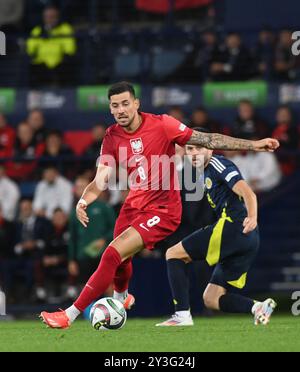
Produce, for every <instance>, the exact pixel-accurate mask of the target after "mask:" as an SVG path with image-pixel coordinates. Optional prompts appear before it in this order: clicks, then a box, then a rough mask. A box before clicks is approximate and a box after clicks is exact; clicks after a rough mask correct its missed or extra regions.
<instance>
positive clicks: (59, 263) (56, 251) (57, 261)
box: [43, 208, 69, 298]
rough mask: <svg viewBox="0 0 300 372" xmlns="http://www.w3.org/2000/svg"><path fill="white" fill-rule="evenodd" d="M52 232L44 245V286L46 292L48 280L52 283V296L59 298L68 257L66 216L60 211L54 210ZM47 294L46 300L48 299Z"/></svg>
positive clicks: (65, 274)
mask: <svg viewBox="0 0 300 372" xmlns="http://www.w3.org/2000/svg"><path fill="white" fill-rule="evenodd" d="M52 227H53V228H52V232H51V235H50V237H49V240H48V242H47V245H46V249H45V251H44V257H43V271H44V276H45V279H44V285H43V290H44V291H46V292H47V289H48V284H50V279H51V280H52V281H53V282H54V285H55V286H54V295H55V297H57V296H60V295H61V293H60V290H61V283H62V282H64V281H65V280H66V276H67V256H68V242H69V232H68V216H67V215H66V213H65V212H64V211H63V210H61V209H59V208H58V209H56V210H55V211H54V213H53V218H52ZM48 297H49V296H48V294H47V298H48Z"/></svg>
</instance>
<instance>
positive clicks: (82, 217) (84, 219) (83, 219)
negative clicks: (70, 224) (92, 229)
mask: <svg viewBox="0 0 300 372" xmlns="http://www.w3.org/2000/svg"><path fill="white" fill-rule="evenodd" d="M86 209H87V206H86V205H85V204H83V203H81V202H80V200H79V202H78V204H77V206H76V216H77V218H78V220H79V221H80V223H81V224H82V225H83V226H84V227H87V225H88V223H89V221H90V219H89V218H88V215H87V213H86Z"/></svg>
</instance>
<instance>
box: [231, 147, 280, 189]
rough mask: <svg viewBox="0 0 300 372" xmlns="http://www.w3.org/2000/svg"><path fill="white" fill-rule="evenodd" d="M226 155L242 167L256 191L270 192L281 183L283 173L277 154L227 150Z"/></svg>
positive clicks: (243, 173) (243, 172)
mask: <svg viewBox="0 0 300 372" xmlns="http://www.w3.org/2000/svg"><path fill="white" fill-rule="evenodd" d="M226 157H228V158H229V159H230V160H231V161H233V162H234V163H235V164H236V165H237V166H238V168H239V169H240V171H241V173H242V175H243V177H244V179H245V181H247V182H248V183H249V185H250V186H251V187H252V189H253V191H254V192H255V193H257V194H258V193H262V192H268V191H271V190H273V189H274V188H275V187H276V186H278V185H279V183H280V181H281V178H282V174H281V170H280V167H279V164H278V161H277V158H276V156H275V154H273V153H271V152H253V153H251V152H247V153H241V152H236V151H233V152H231V151H228V152H226Z"/></svg>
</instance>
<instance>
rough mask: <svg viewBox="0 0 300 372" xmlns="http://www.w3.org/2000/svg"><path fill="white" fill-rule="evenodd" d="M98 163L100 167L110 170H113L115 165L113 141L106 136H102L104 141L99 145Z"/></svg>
mask: <svg viewBox="0 0 300 372" xmlns="http://www.w3.org/2000/svg"><path fill="white" fill-rule="evenodd" d="M98 163H99V164H102V165H106V166H108V167H111V168H114V167H115V165H116V158H115V153H114V146H113V141H112V139H111V137H110V136H109V135H107V134H106V135H105V136H104V139H103V142H102V145H101V149H100V157H99V162H98Z"/></svg>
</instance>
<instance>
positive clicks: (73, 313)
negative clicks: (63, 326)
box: [65, 305, 81, 323]
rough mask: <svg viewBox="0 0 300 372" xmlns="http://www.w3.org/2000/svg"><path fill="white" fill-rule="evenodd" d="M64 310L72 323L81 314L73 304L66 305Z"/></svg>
mask: <svg viewBox="0 0 300 372" xmlns="http://www.w3.org/2000/svg"><path fill="white" fill-rule="evenodd" d="M65 312H66V314H67V317H68V318H69V320H70V322H71V323H73V322H74V320H75V319H76V318H77V317H78V316H79V315H80V314H81V311H79V310H78V309H77V307H75V306H74V305H72V306H70V307H68V308H67V309H66V310H65Z"/></svg>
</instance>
